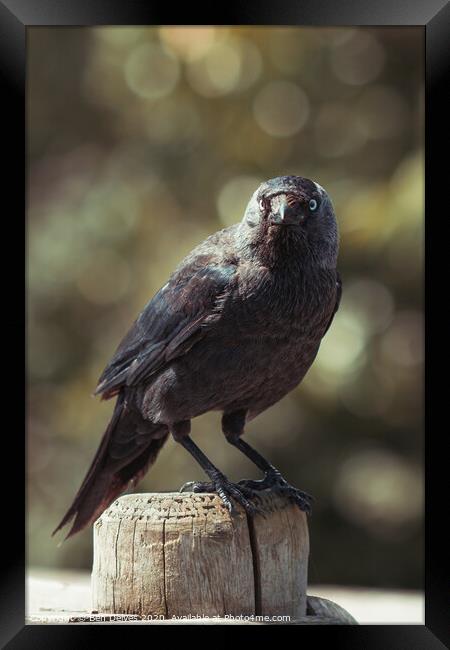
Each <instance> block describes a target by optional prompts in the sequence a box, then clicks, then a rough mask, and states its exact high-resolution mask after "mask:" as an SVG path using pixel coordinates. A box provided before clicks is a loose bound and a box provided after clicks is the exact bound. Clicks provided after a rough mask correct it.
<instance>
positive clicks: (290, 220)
mask: <svg viewBox="0 0 450 650" xmlns="http://www.w3.org/2000/svg"><path fill="white" fill-rule="evenodd" d="M303 219H304V214H303V211H302V210H301V208H300V206H299V204H298V203H297V202H296V203H294V204H292V203H289V202H288V201H287V198H286V197H283V198H280V204H279V207H278V211H277V212H276V213H275V214H273V215H272V217H271V221H272V223H273V224H275V225H278V226H298V225H299V224H300V223H301V222H302V221H303Z"/></svg>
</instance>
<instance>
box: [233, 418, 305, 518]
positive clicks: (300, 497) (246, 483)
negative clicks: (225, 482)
mask: <svg viewBox="0 0 450 650" xmlns="http://www.w3.org/2000/svg"><path fill="white" fill-rule="evenodd" d="M245 416H246V413H245V411H237V412H235V413H226V414H224V416H223V418H222V430H223V432H224V434H225V437H226V439H227V441H228V442H229V443H230V444H231V445H233V446H234V447H236V448H237V449H239V450H240V451H241V452H242V453H243V454H245V456H247V458H249V459H250V460H251V461H252V463H254V464H255V465H256V466H257V467H259V469H260V470H262V471H263V472H264V478H263V479H261V480H259V481H253V480H249V479H245V480H243V481H239V482H238V485H239V486H240V487H245V488H250V489H251V490H256V491H260V490H267V489H271V490H273V491H275V492H279V493H281V494H285V495H286V496H289V497H291V498H292V499H293V501H295V503H296V504H297V505H298V506H299V508H300V510H304V511H305V512H311V502H312V500H313V498H312V497H311V496H310V495H309V494H307V493H306V492H303V491H302V490H299V489H298V488H296V487H294V486H292V485H290V484H289V483H288V482H287V481H286V479H285V478H283V476H282V475H281V473H280V472H279V470H277V469H276V467H274V466H273V465H271V464H270V463H269V462H268V461H267V460H266V459H265V458H264V457H263V456H261V454H260V453H259V452H257V451H256V449H253V447H251V446H250V445H249V444H248V442H245V441H244V440H241V438H240V436H241V435H242V433H243V431H244V424H245Z"/></svg>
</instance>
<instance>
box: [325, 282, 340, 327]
mask: <svg viewBox="0 0 450 650" xmlns="http://www.w3.org/2000/svg"><path fill="white" fill-rule="evenodd" d="M341 296H342V280H341V276H340V275H339V273H338V272H337V271H336V302H335V304H334V309H333V313H332V314H331V317H330V320H329V321H328V324H327V326H326V329H325V331H324V333H323V336H325V334H326V333H327V332H328V330H329V329H330V326H331V323H332V322H333V318H334V315H335V314H336V312H337V310H338V309H339V305H340V303H341Z"/></svg>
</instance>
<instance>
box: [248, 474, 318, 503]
mask: <svg viewBox="0 0 450 650" xmlns="http://www.w3.org/2000/svg"><path fill="white" fill-rule="evenodd" d="M238 485H239V487H240V488H241V489H242V488H244V489H247V490H251V491H255V492H261V491H262V490H271V491H272V492H275V493H277V494H283V495H285V496H287V497H289V498H290V499H291V500H292V501H294V503H295V504H296V505H297V506H298V507H299V508H300V510H302V511H303V512H306V513H308V514H310V513H311V507H312V503H313V501H314V499H313V497H312V496H311V495H310V494H307V493H306V492H303V491H302V490H299V489H298V488H296V487H294V486H292V485H290V484H289V483H288V482H287V481H286V479H284V478H283V477H282V476H281V474H280V473H279V472H277V471H273V472H267V474H266V475H265V477H264V478H263V479H261V480H260V481H254V480H251V479H244V480H243V481H239V483H238Z"/></svg>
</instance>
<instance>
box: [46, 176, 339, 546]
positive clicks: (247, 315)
mask: <svg viewBox="0 0 450 650" xmlns="http://www.w3.org/2000/svg"><path fill="white" fill-rule="evenodd" d="M337 254H338V231H337V224H336V219H335V215H334V211H333V207H332V204H331V200H330V198H329V197H328V195H327V193H326V192H325V190H324V189H323V188H322V187H320V186H319V185H318V184H317V183H315V182H313V181H310V180H308V179H305V178H301V177H298V176H283V177H279V178H274V179H272V180H270V181H267V182H265V183H263V184H262V185H261V186H260V187H259V188H258V189H257V190H256V192H255V193H254V195H253V196H252V198H251V200H250V202H249V204H248V206H247V209H246V212H245V215H244V217H243V219H242V221H241V222H240V223H238V224H235V225H233V226H231V227H229V228H225V229H223V230H220V231H219V232H216V233H215V234H213V235H211V236H210V237H208V238H207V239H206V240H205V241H204V242H203V243H201V244H200V245H199V246H197V247H196V248H195V249H194V250H193V251H192V252H191V253H190V254H189V255H188V256H187V257H186V258H185V259H184V260H183V261H182V262H181V264H180V265H179V266H178V267H177V269H176V270H175V271H174V273H173V274H172V275H171V277H170V279H169V281H168V282H167V284H166V285H165V286H164V287H162V288H161V289H160V290H159V291H158V292H157V293H156V295H155V296H154V297H153V298H152V299H151V300H150V302H149V303H148V304H147V305H146V307H145V308H144V310H143V311H142V313H141V314H140V315H139V317H138V318H137V320H136V321H135V322H134V324H133V326H132V327H131V329H130V331H129V332H128V334H127V335H126V336H125V338H124V339H123V340H122V342H121V343H120V345H119V347H118V348H117V350H116V352H115V354H114V355H113V357H112V359H111V361H110V362H109V364H108V366H107V367H106V368H105V370H104V372H103V374H102V375H101V377H100V380H99V383H98V386H97V389H96V394H99V395H101V396H102V398H103V399H109V398H112V397H116V396H117V401H116V406H115V409H114V413H113V416H112V419H111V421H110V424H109V426H108V428H107V430H106V432H105V434H104V436H103V439H102V441H101V444H100V447H99V449H98V451H97V454H96V456H95V458H94V460H93V462H92V465H91V467H90V469H89V471H88V473H87V476H86V478H85V480H84V482H83V484H82V486H81V488H80V490H79V491H78V494H77V495H76V497H75V499H74V502H73V504H72V506H71V507H70V509H69V510H68V512H67V514H66V515H65V517H64V518H63V520H62V521H61V523H60V524H59V526H58V528H57V529H56V530H59V528H61V527H62V526H63V525H65V524H66V523H67V522H68V521H70V520H71V519H72V518H73V517H75V521H74V523H73V526H72V528H71V530H70V533H69V535H72V534H74V533H75V532H77V531H79V530H81V529H82V528H84V527H85V526H86V525H88V524H89V523H92V522H93V521H94V520H95V519H96V518H97V517H98V516H99V515H100V514H101V512H102V511H103V510H104V509H105V508H106V507H107V506H108V505H109V504H110V503H111V501H112V500H113V499H114V498H116V496H118V495H119V494H121V493H122V492H123V491H124V490H125V489H126V488H127V487H128V485H129V483H130V481H131V482H132V483H133V484H134V485H135V484H136V483H137V482H138V481H139V480H140V479H141V478H142V476H143V475H144V474H145V472H146V471H147V470H148V468H149V466H150V465H151V464H152V463H153V462H154V460H155V459H156V456H157V454H158V452H159V450H160V449H161V447H162V445H163V444H164V442H165V440H166V439H167V437H168V435H169V433H172V435H173V437H174V438H175V440H177V441H178V442H180V443H181V444H182V445H183V446H184V447H185V448H186V449H187V450H188V451H189V452H190V453H191V454H192V455H193V456H194V457H195V458H196V459H197V460H198V461H199V463H200V464H201V465H202V467H203V469H204V470H205V472H206V473H207V474H208V475H209V478H210V479H211V482H210V483H196V484H193V486H192V489H194V490H195V491H202V490H203V491H204V490H215V491H217V492H218V493H219V494H220V496H221V497H222V499H223V501H224V502H225V503H226V505H227V506H228V507H229V508H230V509H232V508H233V505H232V501H233V499H234V500H236V501H238V502H239V503H241V504H242V505H243V506H244V507H245V508H246V509H247V510H248V511H250V512H252V511H254V509H255V505H254V502H253V501H252V495H253V494H254V492H255V491H256V490H258V489H264V488H267V487H271V488H273V489H277V490H281V491H285V492H286V493H288V494H289V495H290V496H291V497H292V498H293V499H294V500H295V501H296V502H297V503H298V505H299V506H300V507H301V508H302V509H304V510H309V508H310V497H308V495H307V494H305V493H303V492H301V491H300V490H297V489H296V488H293V487H292V486H290V485H289V484H288V483H287V482H286V481H285V480H284V479H283V478H282V476H281V474H280V473H279V472H278V471H277V470H276V469H275V468H273V467H272V466H271V465H270V464H269V463H268V462H267V461H266V460H265V459H264V458H262V456H260V455H259V454H258V453H257V452H256V451H255V450H254V449H252V448H251V447H250V446H249V445H248V444H247V443H246V442H244V441H243V440H242V439H241V438H240V436H241V434H242V433H243V432H244V426H245V423H246V422H248V421H249V420H251V419H253V418H254V417H255V416H257V415H258V414H259V413H261V412H262V411H264V410H265V409H267V408H268V407H269V406H271V405H273V404H275V403H276V402H277V401H278V400H280V399H281V398H282V397H283V396H284V395H286V393H288V392H289V391H291V390H292V389H293V388H294V387H295V386H297V385H298V384H299V383H300V382H301V380H302V379H303V377H304V375H305V373H306V372H307V370H308V369H309V367H310V366H311V364H312V362H313V361H314V358H315V356H316V354H317V351H318V349H319V345H320V341H321V339H322V337H323V336H324V334H325V333H326V331H327V330H328V328H329V327H330V324H331V322H332V320H333V316H334V314H335V313H336V310H337V309H338V306H339V300H340V295H341V283H340V278H339V275H338V272H337V270H336V261H337ZM210 410H218V411H221V412H223V418H222V429H223V432H224V434H225V435H226V437H227V440H228V441H229V442H230V443H231V444H233V445H235V446H236V447H237V448H238V449H240V450H241V451H242V452H243V453H245V454H246V455H247V456H248V457H249V458H250V459H251V460H253V462H255V464H256V465H257V466H258V467H259V468H260V469H261V470H263V471H264V473H265V478H264V479H263V480H261V481H241V482H239V483H238V484H233V483H231V482H230V481H228V479H226V477H225V476H224V475H223V474H222V473H221V472H220V471H219V470H218V469H217V468H216V467H215V466H214V465H212V463H211V462H210V461H209V460H208V459H207V458H206V456H205V455H204V454H203V453H202V452H201V451H200V449H199V448H198V447H197V446H196V445H195V444H194V443H193V441H192V440H191V439H190V437H189V435H188V434H189V432H190V421H191V419H192V418H194V417H196V416H198V415H201V414H202V413H205V412H206V411H210ZM274 433H275V432H274ZM55 532H56V531H55Z"/></svg>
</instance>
